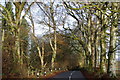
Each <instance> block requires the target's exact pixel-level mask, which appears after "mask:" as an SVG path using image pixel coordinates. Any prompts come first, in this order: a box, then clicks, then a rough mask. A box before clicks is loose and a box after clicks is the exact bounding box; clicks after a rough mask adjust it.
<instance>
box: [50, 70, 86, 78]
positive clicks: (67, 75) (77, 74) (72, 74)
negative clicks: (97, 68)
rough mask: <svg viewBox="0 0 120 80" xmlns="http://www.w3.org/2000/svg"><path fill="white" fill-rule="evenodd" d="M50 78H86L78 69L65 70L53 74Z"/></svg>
mask: <svg viewBox="0 0 120 80" xmlns="http://www.w3.org/2000/svg"><path fill="white" fill-rule="evenodd" d="M50 80H87V79H86V78H85V77H84V76H83V74H82V73H81V72H80V71H67V72H62V73H60V74H58V75H56V76H54V77H53V78H52V79H50Z"/></svg>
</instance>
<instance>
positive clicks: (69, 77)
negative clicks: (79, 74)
mask: <svg viewBox="0 0 120 80" xmlns="http://www.w3.org/2000/svg"><path fill="white" fill-rule="evenodd" d="M74 72H75V71H72V72H71V73H70V76H69V80H71V78H72V75H73V73H74Z"/></svg>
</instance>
